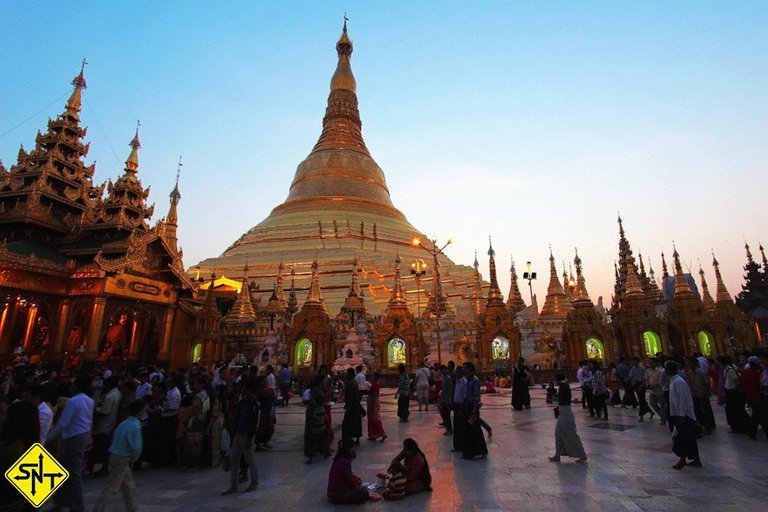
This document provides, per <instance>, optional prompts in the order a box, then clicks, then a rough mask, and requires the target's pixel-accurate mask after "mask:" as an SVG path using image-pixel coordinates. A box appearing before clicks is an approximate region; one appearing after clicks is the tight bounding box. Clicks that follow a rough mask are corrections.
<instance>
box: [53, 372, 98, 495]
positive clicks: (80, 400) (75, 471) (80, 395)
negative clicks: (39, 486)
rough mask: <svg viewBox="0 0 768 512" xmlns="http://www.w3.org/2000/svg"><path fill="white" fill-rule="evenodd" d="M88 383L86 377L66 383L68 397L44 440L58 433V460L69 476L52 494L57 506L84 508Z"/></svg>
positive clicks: (89, 420)
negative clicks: (68, 389) (69, 396)
mask: <svg viewBox="0 0 768 512" xmlns="http://www.w3.org/2000/svg"><path fill="white" fill-rule="evenodd" d="M89 385H90V380H89V379H87V378H79V379H77V380H76V381H75V382H73V383H72V385H71V386H70V394H71V395H72V398H70V399H69V400H67V403H66V404H65V405H64V410H63V411H62V413H61V417H60V418H59V422H58V424H57V425H56V426H55V427H53V428H52V429H51V430H50V432H48V437H47V439H46V441H48V442H50V441H52V440H54V439H56V438H57V437H59V436H61V452H60V454H59V457H58V461H59V462H60V463H61V465H62V466H64V468H65V469H66V470H67V471H68V472H69V478H68V479H67V481H66V482H64V484H62V486H61V487H60V488H59V490H58V491H56V493H55V494H54V495H53V501H54V503H55V504H56V506H57V507H59V508H62V507H67V509H68V510H85V504H84V503H83V477H82V471H83V458H84V456H85V449H86V448H87V447H88V445H89V444H90V443H91V429H92V427H93V400H92V399H91V397H89V396H88V395H86V394H85V392H86V391H87V390H88V387H89Z"/></svg>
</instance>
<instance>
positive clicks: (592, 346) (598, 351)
mask: <svg viewBox="0 0 768 512" xmlns="http://www.w3.org/2000/svg"><path fill="white" fill-rule="evenodd" d="M585 346H586V349H587V359H591V360H593V361H600V363H601V364H605V346H604V345H603V342H602V341H600V340H599V339H597V338H589V339H588V340H587V342H586V343H585Z"/></svg>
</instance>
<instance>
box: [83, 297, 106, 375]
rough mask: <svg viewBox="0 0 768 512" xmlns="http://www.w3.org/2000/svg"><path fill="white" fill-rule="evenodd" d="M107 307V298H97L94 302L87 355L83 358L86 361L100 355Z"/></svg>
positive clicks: (86, 349)
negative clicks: (100, 343) (100, 342)
mask: <svg viewBox="0 0 768 512" xmlns="http://www.w3.org/2000/svg"><path fill="white" fill-rule="evenodd" d="M106 305H107V299H106V298H105V297H96V299H94V301H93V309H92V310H91V322H90V326H89V327H88V341H87V342H86V344H85V354H83V358H84V359H86V360H88V359H96V357H97V356H98V355H99V338H100V337H101V328H102V325H103V324H104V311H105V309H106Z"/></svg>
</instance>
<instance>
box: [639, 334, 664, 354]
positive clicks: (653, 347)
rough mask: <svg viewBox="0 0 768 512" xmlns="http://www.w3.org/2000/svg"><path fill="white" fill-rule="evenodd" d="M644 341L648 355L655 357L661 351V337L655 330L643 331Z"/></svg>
mask: <svg viewBox="0 0 768 512" xmlns="http://www.w3.org/2000/svg"><path fill="white" fill-rule="evenodd" d="M643 341H644V342H645V354H646V355H647V356H648V357H653V356H655V355H656V354H658V353H659V352H661V351H662V350H661V337H660V336H659V335H658V334H657V333H655V332H653V331H645V332H644V333H643Z"/></svg>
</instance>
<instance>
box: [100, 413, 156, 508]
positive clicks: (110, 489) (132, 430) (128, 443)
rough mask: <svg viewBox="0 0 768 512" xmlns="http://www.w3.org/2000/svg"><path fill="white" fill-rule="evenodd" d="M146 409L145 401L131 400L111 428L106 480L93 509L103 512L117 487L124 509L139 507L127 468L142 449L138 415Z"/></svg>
mask: <svg viewBox="0 0 768 512" xmlns="http://www.w3.org/2000/svg"><path fill="white" fill-rule="evenodd" d="M146 412H147V404H146V402H144V400H134V401H133V402H131V404H130V405H129V406H128V413H129V416H128V418H126V419H125V420H123V421H122V422H121V423H120V424H119V425H118V426H117V428H115V431H114V433H113V435H112V444H111V445H110V446H109V479H108V480H107V485H106V486H105V487H104V489H103V490H102V491H101V495H100V496H99V499H98V501H97V502H96V506H95V507H94V509H93V512H105V511H106V510H107V505H108V503H109V501H110V500H111V499H112V497H113V496H114V495H115V494H117V491H118V490H120V491H121V492H122V493H123V501H124V503H125V509H126V511H128V512H136V511H137V510H138V509H139V505H138V503H137V502H136V494H135V489H136V485H135V484H134V481H133V473H131V467H132V465H133V462H134V461H136V460H138V459H139V457H141V450H142V448H143V443H142V438H141V418H143V417H144V415H145V414H146Z"/></svg>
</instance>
